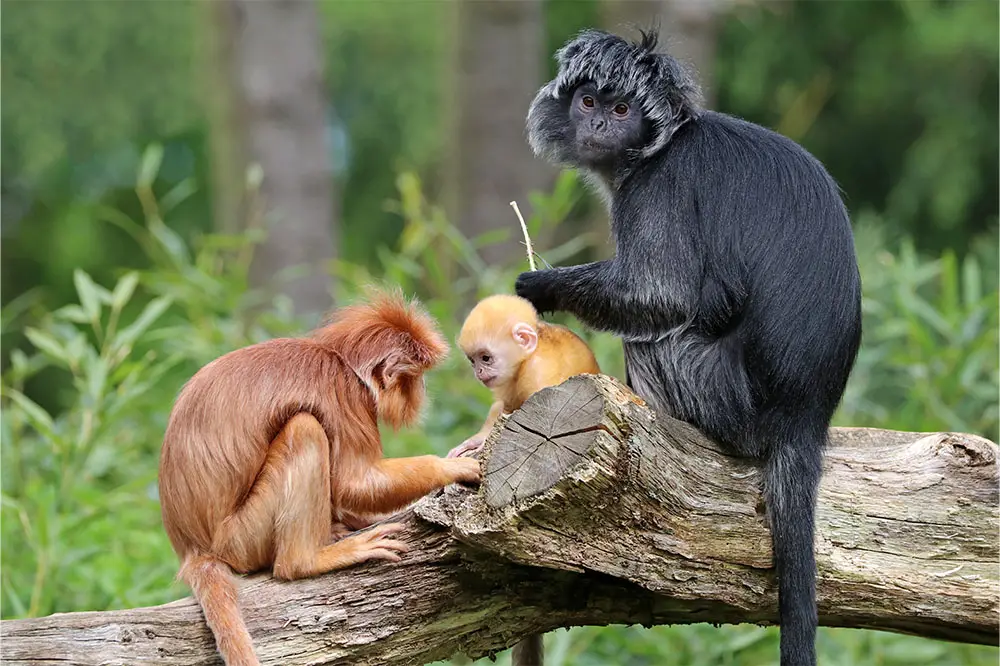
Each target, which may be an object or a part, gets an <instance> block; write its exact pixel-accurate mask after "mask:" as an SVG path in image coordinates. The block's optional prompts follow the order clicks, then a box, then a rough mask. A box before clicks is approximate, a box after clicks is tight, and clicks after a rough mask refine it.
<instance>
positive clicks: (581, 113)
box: [569, 83, 649, 169]
mask: <svg viewBox="0 0 1000 666" xmlns="http://www.w3.org/2000/svg"><path fill="white" fill-rule="evenodd" d="M569 120H570V125H571V126H572V127H573V130H574V132H575V144H576V145H575V147H576V155H577V158H578V160H579V161H580V163H581V164H584V165H587V166H592V167H595V168H598V169H602V168H607V167H612V166H614V165H615V163H616V162H618V161H619V160H620V159H622V158H624V157H625V151H626V150H628V149H630V148H638V147H640V146H642V145H643V144H644V143H645V141H646V138H647V137H646V134H647V130H648V127H649V124H648V123H647V122H645V119H644V118H643V113H642V109H640V108H639V105H638V104H635V103H634V102H633V100H632V99H630V98H629V97H627V96H622V95H615V94H612V93H608V92H602V91H599V90H598V89H597V88H596V87H595V86H594V85H593V84H590V83H585V84H583V85H581V86H579V87H578V88H577V89H576V91H575V92H574V93H573V99H572V101H571V102H570V105H569Z"/></svg>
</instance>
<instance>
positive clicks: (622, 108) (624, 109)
mask: <svg viewBox="0 0 1000 666" xmlns="http://www.w3.org/2000/svg"><path fill="white" fill-rule="evenodd" d="M612 111H614V112H615V115H616V116H624V115H627V114H628V104H625V103H624V102H618V103H617V104H615V108H614V109H612Z"/></svg>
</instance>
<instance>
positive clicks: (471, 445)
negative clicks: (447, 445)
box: [448, 435, 486, 458]
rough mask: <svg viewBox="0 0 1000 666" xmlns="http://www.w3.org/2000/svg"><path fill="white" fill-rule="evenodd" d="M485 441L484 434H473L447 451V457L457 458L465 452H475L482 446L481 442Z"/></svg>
mask: <svg viewBox="0 0 1000 666" xmlns="http://www.w3.org/2000/svg"><path fill="white" fill-rule="evenodd" d="M485 441H486V436H485V435H473V436H472V437H470V438H469V439H467V440H465V441H464V442H462V443H461V444H459V445H458V446H456V447H455V448H453V449H452V450H451V451H449V452H448V457H449V458H458V457H459V456H463V455H465V454H467V453H476V452H477V451H479V449H481V448H483V442H485Z"/></svg>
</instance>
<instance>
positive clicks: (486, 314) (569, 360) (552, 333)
mask: <svg viewBox="0 0 1000 666" xmlns="http://www.w3.org/2000/svg"><path fill="white" fill-rule="evenodd" d="M458 345H459V347H461V348H462V351H463V352H465V355H466V356H467V357H468V359H469V361H470V362H471V363H472V366H473V368H475V373H476V379H478V380H479V381H481V382H482V383H483V384H484V385H485V386H486V387H487V388H489V389H490V390H491V391H492V392H493V399H494V402H493V406H492V407H490V412H489V415H488V416H487V417H486V422H485V423H483V427H482V428H480V429H479V432H477V433H476V434H475V435H473V436H472V437H470V438H469V439H467V440H465V441H464V442H462V443H461V444H459V445H458V446H457V447H455V448H454V449H452V450H451V452H450V453H449V454H448V457H449V458H452V457H458V456H461V455H463V454H465V453H469V452H474V451H478V450H479V449H480V448H481V447H482V445H483V442H484V441H485V440H486V436H487V435H488V434H489V432H490V430H491V429H492V428H493V424H495V423H496V421H497V419H498V418H499V417H500V414H502V413H507V414H509V413H511V412H513V411H514V410H516V409H520V407H521V405H522V404H523V403H524V401H525V400H527V399H528V396H530V395H531V394H533V393H535V392H537V391H540V390H541V389H543V388H545V387H546V386H556V385H557V384H561V383H563V382H564V381H566V380H567V379H569V378H570V377H572V376H573V375H580V374H584V373H589V374H595V375H596V374H600V372H601V369H600V368H599V367H598V365H597V359H595V358H594V353H593V352H592V351H590V347H588V346H587V343H586V342H584V341H583V340H581V339H580V337H579V336H577V335H576V334H575V333H573V331H571V330H569V329H568V328H566V327H565V326H559V325H558V324H548V323H545V322H543V321H539V319H538V314H537V313H536V312H535V308H534V307H533V306H532V305H531V303H529V302H528V301H526V300H525V299H523V298H520V297H519V296H507V295H498V296H490V297H488V298H484V299H483V300H481V301H479V303H477V304H476V307H474V308H473V309H472V312H470V313H469V316H468V317H466V319H465V323H464V324H462V330H461V332H460V333H459V335H458Z"/></svg>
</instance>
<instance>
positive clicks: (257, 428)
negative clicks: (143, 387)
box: [160, 293, 480, 666]
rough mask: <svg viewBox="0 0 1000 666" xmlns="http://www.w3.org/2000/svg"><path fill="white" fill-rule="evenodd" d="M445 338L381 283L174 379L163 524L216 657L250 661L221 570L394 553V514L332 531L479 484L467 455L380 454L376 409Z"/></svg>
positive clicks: (414, 397) (393, 397)
mask: <svg viewBox="0 0 1000 666" xmlns="http://www.w3.org/2000/svg"><path fill="white" fill-rule="evenodd" d="M447 349H448V347H447V344H446V343H445V341H444V339H443V338H442V337H441V334H440V333H439V332H438V329H437V326H436V324H435V322H434V320H433V319H431V318H430V316H428V315H427V314H426V313H425V312H424V311H423V310H422V309H420V307H419V305H418V304H417V303H407V302H406V301H405V300H403V298H402V296H400V295H398V294H385V293H382V294H377V295H376V297H375V298H373V299H372V300H371V301H370V302H368V303H365V304H360V305H355V306H352V307H347V308H343V309H341V310H340V311H339V312H337V313H335V315H334V317H333V319H332V321H331V322H330V323H329V324H327V325H325V326H323V327H321V328H319V329H317V330H316V331H314V332H313V333H312V335H311V336H310V337H306V338H284V339H276V340H270V341H267V342H263V343H260V344H256V345H252V346H250V347H245V348H243V349H238V350H236V351H233V352H230V353H228V354H226V355H224V356H222V357H220V358H218V359H216V360H214V361H212V362H211V363H209V364H208V365H206V366H205V367H203V368H202V369H201V370H199V371H198V372H197V373H196V374H195V375H194V377H192V378H191V380H190V381H189V382H188V383H187V384H186V385H185V386H184V388H183V389H182V390H181V392H180V395H179V396H178V398H177V402H176V404H175V405H174V409H173V411H172V413H171V415H170V420H169V422H168V424H167V430H166V435H165V437H164V440H163V451H162V455H161V459H160V502H161V505H162V512H163V525H164V527H165V528H166V531H167V535H168V536H169V537H170V542H171V543H172V544H173V547H174V550H175V551H176V552H177V555H178V556H179V557H180V560H181V567H180V573H179V574H178V576H179V578H181V579H182V580H184V581H185V582H186V583H187V584H188V585H190V586H191V589H192V590H193V591H194V594H195V597H196V598H197V599H198V602H199V603H200V604H201V607H202V609H203V611H204V614H205V620H206V621H207V623H208V626H209V627H210V628H211V629H212V632H213V634H214V635H215V639H216V643H217V645H218V648H219V652H220V653H221V655H222V657H223V659H224V660H225V662H226V664H228V666H256V665H257V664H258V663H259V662H258V660H257V657H256V655H255V654H254V650H253V644H252V642H251V639H250V635H249V633H248V632H247V628H246V625H245V624H244V622H243V618H242V616H241V614H240V609H239V604H238V601H237V588H236V582H235V580H234V578H233V572H234V571H235V572H239V573H250V572H254V571H259V570H263V569H267V568H271V569H272V572H273V574H274V576H275V578H279V579H286V580H290V579H295V578H305V577H309V576H314V575H317V574H321V573H324V572H327V571H332V570H334V569H340V568H343V567H347V566H350V565H352V564H356V563H358V562H364V561H366V560H389V561H399V559H400V556H399V553H402V552H406V550H407V546H406V544H405V543H403V542H401V541H397V540H394V539H391V538H389V537H390V535H392V534H393V533H396V532H398V531H399V530H401V529H402V528H403V526H402V525H401V524H398V523H393V524H386V525H380V526H378V527H376V528H374V529H372V530H370V531H368V532H362V533H357V534H350V535H349V536H346V537H345V538H340V537H343V535H345V534H349V533H350V531H351V530H357V529H361V528H363V527H367V526H368V525H370V524H372V523H373V522H375V521H376V520H377V519H378V517H379V516H380V515H383V514H387V513H390V512H392V511H396V510H398V509H401V508H403V507H405V506H406V505H408V504H410V503H411V502H413V501H414V500H417V499H419V498H420V497H422V496H424V495H425V494H427V493H429V492H431V491H433V490H436V489H438V488H441V487H443V486H445V485H448V484H450V483H455V482H472V483H474V482H477V481H478V480H479V478H480V471H479V463H478V462H477V461H476V460H475V459H469V458H465V459H455V460H447V459H444V458H439V457H437V456H431V455H427V456H418V457H414V458H395V459H390V458H383V457H382V444H381V440H380V438H379V430H378V421H379V420H382V421H385V422H387V423H389V424H391V425H392V426H393V427H397V428H398V427H400V426H403V425H407V424H410V423H413V422H414V421H415V420H416V419H417V418H418V416H419V414H420V406H421V403H422V401H423V398H424V380H423V373H424V372H425V371H426V370H428V369H430V368H432V367H433V366H435V365H436V364H437V363H439V362H440V361H441V359H443V358H444V357H445V355H446V354H447ZM331 541H332V543H331Z"/></svg>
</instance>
